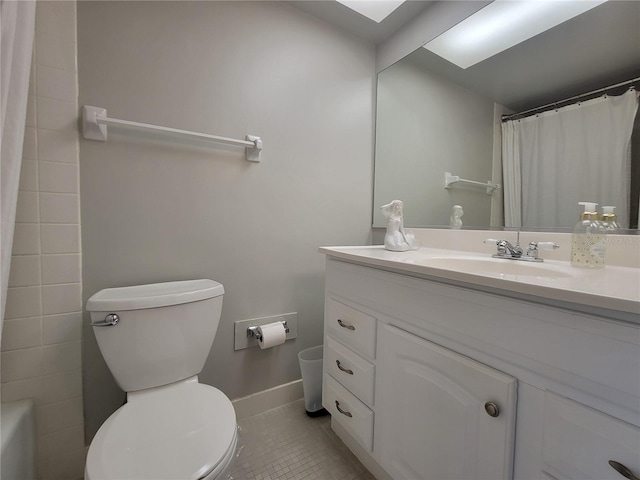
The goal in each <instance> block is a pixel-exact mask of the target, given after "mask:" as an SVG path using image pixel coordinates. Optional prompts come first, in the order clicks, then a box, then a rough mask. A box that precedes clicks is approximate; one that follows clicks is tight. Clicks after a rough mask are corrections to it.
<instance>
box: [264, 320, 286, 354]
mask: <svg viewBox="0 0 640 480" xmlns="http://www.w3.org/2000/svg"><path fill="white" fill-rule="evenodd" d="M258 332H259V333H260V340H258V345H260V348H262V349H265V348H271V347H275V346H276V345H282V344H283V343H284V341H285V340H286V338H287V332H286V331H285V329H284V325H283V324H282V322H274V323H267V324H266V325H261V326H259V327H258Z"/></svg>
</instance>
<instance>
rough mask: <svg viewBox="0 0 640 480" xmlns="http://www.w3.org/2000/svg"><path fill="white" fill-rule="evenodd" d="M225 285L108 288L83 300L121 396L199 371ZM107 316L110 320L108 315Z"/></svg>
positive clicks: (215, 325) (198, 282) (192, 282)
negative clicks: (110, 321)
mask: <svg viewBox="0 0 640 480" xmlns="http://www.w3.org/2000/svg"><path fill="white" fill-rule="evenodd" d="M223 294H224V287H223V286H222V285H221V284H220V283H218V282H214V281H213V280H188V281H180V282H167V283H156V284H151V285H137V286H133V287H120V288H107V289H105V290H101V291H99V292H98V293H96V294H94V295H93V296H92V297H91V298H89V300H88V301H87V306H86V308H87V311H89V312H90V313H91V323H92V324H96V323H105V322H104V320H105V318H106V317H107V316H108V315H110V314H115V315H117V317H118V322H117V323H116V324H115V325H110V326H94V327H93V331H94V333H95V335H96V340H97V341H98V346H99V347H100V351H101V352H102V356H103V357H104V359H105V361H106V362H107V365H108V366H109V369H110V370H111V373H112V374H113V376H114V377H115V379H116V382H117V383H118V385H119V386H120V388H122V389H123V390H124V391H126V392H132V391H136V390H143V389H146V388H152V387H158V386H161V385H167V384H169V383H172V382H176V381H178V380H182V379H185V378H189V377H192V376H194V375H197V374H198V373H200V371H201V370H202V368H203V367H204V362H205V361H206V359H207V356H208V355H209V351H210V350H211V345H212V344H213V339H214V338H215V336H216V330H217V329H218V323H219V321H220V314H221V312H222V296H223ZM110 318H112V317H110Z"/></svg>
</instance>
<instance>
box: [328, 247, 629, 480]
mask: <svg viewBox="0 0 640 480" xmlns="http://www.w3.org/2000/svg"><path fill="white" fill-rule="evenodd" d="M485 290H486V291H481V290H480V289H478V288H475V287H474V288H471V287H470V286H468V285H465V284H460V283H458V284H455V283H454V282H451V281H449V282H448V283H444V282H440V281H439V279H438V278H436V277H433V276H431V277H427V276H424V277H420V276H418V275H416V274H415V273H413V274H411V275H407V274H405V273H404V272H402V271H389V270H388V269H387V270H383V269H379V268H376V267H372V266H368V265H362V264H354V263H349V262H346V261H343V260H340V259H336V258H332V257H331V256H329V258H328V260H327V271H326V300H325V358H324V391H323V403H324V406H325V408H327V409H328V410H329V411H330V412H331V414H332V427H333V428H334V430H335V431H336V433H338V435H339V436H340V437H341V438H342V439H343V440H344V442H345V444H346V445H347V446H348V447H349V448H350V449H351V450H352V451H353V452H354V453H355V454H356V455H357V456H358V457H359V458H360V460H362V462H363V463H364V464H365V465H366V466H367V467H368V468H369V469H370V470H371V471H372V473H374V475H375V476H376V477H377V478H379V479H381V480H382V479H384V480H388V479H390V478H391V479H394V480H421V479H424V480H431V479H447V478H449V479H456V480H461V479H474V478H484V479H491V480H496V479H511V478H514V479H517V480H530V479H531V480H533V479H546V480H554V479H556V480H568V479H575V480H583V479H610V480H622V479H624V477H623V476H622V475H621V474H620V473H618V472H617V471H616V470H614V469H613V468H612V467H611V466H610V465H609V463H608V462H609V460H613V461H615V462H619V463H620V464H622V465H624V466H625V467H627V468H628V469H629V470H630V471H632V472H633V473H634V474H635V475H636V476H637V477H640V428H639V427H640V325H638V324H634V323H630V322H625V321H620V320H616V319H615V318H614V317H615V315H613V316H612V317H611V318H606V317H603V316H594V315H589V314H586V313H581V312H577V311H573V310H571V309H570V308H564V306H562V308H561V307H560V306H558V305H556V306H550V305H545V304H541V303H539V302H534V301H529V300H528V299H523V298H519V299H515V298H511V297H509V296H508V295H502V294H501V292H500V291H494V290H489V289H485ZM521 297H522V296H521ZM338 320H340V321H338ZM344 370H347V372H345V371H344ZM349 372H351V373H349ZM345 413H347V414H350V416H349V415H346V414H345ZM494 415H497V416H494Z"/></svg>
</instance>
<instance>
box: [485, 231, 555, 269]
mask: <svg viewBox="0 0 640 480" xmlns="http://www.w3.org/2000/svg"><path fill="white" fill-rule="evenodd" d="M484 243H486V244H487V245H495V246H496V248H497V251H496V253H494V254H493V255H491V256H492V257H493V258H505V259H508V260H524V261H526V262H543V261H544V260H543V259H542V258H540V257H539V256H538V251H539V250H551V249H553V250H555V249H557V248H560V246H559V245H556V244H555V243H553V242H530V243H529V246H528V247H527V251H526V252H524V254H523V252H522V247H521V246H520V232H518V239H517V241H516V244H515V245H512V244H511V243H509V242H508V241H507V240H496V239H493V238H488V239H486V240H485V241H484Z"/></svg>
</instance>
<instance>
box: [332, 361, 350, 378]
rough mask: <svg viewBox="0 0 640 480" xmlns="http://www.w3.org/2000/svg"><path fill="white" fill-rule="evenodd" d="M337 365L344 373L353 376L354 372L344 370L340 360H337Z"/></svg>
mask: <svg viewBox="0 0 640 480" xmlns="http://www.w3.org/2000/svg"><path fill="white" fill-rule="evenodd" d="M336 365H338V368H339V369H340V370H341V371H343V372H344V373H348V374H349V375H353V370H349V369H348V368H344V367H343V366H342V365H341V364H340V360H336Z"/></svg>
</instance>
